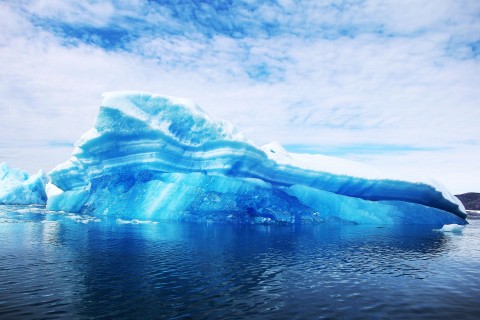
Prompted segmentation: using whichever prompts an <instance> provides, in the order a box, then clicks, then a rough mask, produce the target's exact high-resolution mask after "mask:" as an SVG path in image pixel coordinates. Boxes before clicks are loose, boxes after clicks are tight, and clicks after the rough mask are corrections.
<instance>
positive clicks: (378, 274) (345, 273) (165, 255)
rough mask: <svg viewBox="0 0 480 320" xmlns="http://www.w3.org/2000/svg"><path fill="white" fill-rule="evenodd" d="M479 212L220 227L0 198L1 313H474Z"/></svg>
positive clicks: (479, 277) (479, 268)
mask: <svg viewBox="0 0 480 320" xmlns="http://www.w3.org/2000/svg"><path fill="white" fill-rule="evenodd" d="M479 317H480V220H472V221H470V225H468V226H467V227H465V228H464V230H463V231H462V232H461V233H444V232H439V231H434V230H432V229H431V228H429V227H412V226H410V227H401V228H392V227H380V226H325V225H324V226H322V225H316V226H312V225H294V226H277V225H221V224H188V223H148V222H142V221H133V223H132V221H121V220H115V219H106V218H104V219H93V218H90V217H82V216H76V215H72V214H60V213H52V212H47V211H46V210H45V209H43V208H41V207H22V206H1V207H0V318H1V319H56V318H69V319H87V318H89V319H162V318H167V319H170V318H172V319H242V318H243V319H322V318H326V319H328V318H329V319H332V318H334V319H341V318H345V319H366V318H368V319H407V318H431V319H460V318H461V319H478V318H479Z"/></svg>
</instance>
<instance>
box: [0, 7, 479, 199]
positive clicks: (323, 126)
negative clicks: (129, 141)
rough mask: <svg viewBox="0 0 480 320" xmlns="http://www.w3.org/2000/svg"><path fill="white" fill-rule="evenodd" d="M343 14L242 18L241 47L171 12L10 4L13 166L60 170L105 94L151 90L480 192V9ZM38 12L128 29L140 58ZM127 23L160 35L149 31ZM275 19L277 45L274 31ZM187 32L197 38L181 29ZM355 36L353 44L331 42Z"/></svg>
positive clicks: (254, 133)
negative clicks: (92, 41)
mask: <svg viewBox="0 0 480 320" xmlns="http://www.w3.org/2000/svg"><path fill="white" fill-rule="evenodd" d="M330 4H331V2H324V3H321V2H302V3H298V4H296V5H295V6H291V5H289V4H288V2H285V3H284V4H283V7H282V6H276V7H275V9H274V10H267V11H266V10H264V8H263V9H262V8H261V7H259V8H258V9H255V10H251V11H248V10H247V11H246V10H245V9H244V8H239V9H238V12H237V13H238V14H240V13H241V16H240V17H239V21H245V23H248V25H249V26H251V27H252V28H253V29H254V30H256V31H257V33H258V35H259V36H257V37H256V36H254V34H253V31H248V32H249V33H247V34H244V35H243V36H239V37H232V36H230V35H229V34H224V33H218V32H217V33H213V34H209V33H202V30H200V29H199V27H197V26H195V24H194V22H191V21H190V22H185V21H181V20H172V19H171V16H169V15H170V12H169V11H168V10H167V9H165V8H161V7H155V8H153V7H151V8H150V7H148V8H147V7H145V6H144V5H142V6H141V8H142V9H141V10H138V11H135V6H131V5H128V4H127V3H121V4H120V5H118V4H115V5H113V4H112V3H110V4H109V3H101V4H100V3H94V4H90V3H89V2H85V3H83V2H82V3H75V4H73V5H72V4H70V3H68V4H67V3H65V2H63V1H61V2H55V1H48V2H44V1H38V2H37V1H35V2H33V3H32V4H30V3H27V2H24V3H23V4H22V6H14V5H7V4H5V3H0V28H1V29H2V31H3V32H2V35H1V36H0V61H1V62H0V69H1V70H2V71H1V78H0V97H1V98H0V110H1V114H2V123H3V124H2V126H1V127H0V135H1V136H2V138H3V141H2V143H1V144H0V161H2V160H8V161H9V163H10V164H12V165H14V166H19V167H23V168H26V169H28V170H30V171H34V170H36V169H38V168H39V167H43V168H44V169H50V168H51V167H53V166H54V165H55V164H57V163H58V162H60V161H61V160H60V159H62V158H63V159H67V158H68V155H69V153H70V152H71V149H70V148H68V147H65V146H63V144H62V143H60V144H57V143H52V142H73V141H75V140H76V139H77V138H78V137H79V136H80V134H81V133H82V132H84V131H86V130H87V129H88V128H89V127H90V126H91V124H92V122H93V119H94V117H95V114H96V111H97V106H98V104H99V102H100V95H101V93H102V92H103V91H112V90H126V89H128V90H144V91H153V92H159V93H165V94H169V95H177V96H182V97H188V98H191V99H194V100H196V101H197V102H198V103H199V104H200V105H201V106H202V107H203V108H204V109H205V110H207V111H208V112H210V113H211V114H212V115H214V116H216V117H219V118H224V119H226V120H230V121H232V122H234V123H235V124H236V125H237V126H239V127H240V129H242V130H243V131H245V133H246V134H247V135H248V136H249V137H250V138H251V139H252V140H254V141H256V142H257V143H258V144H263V143H266V142H269V141H270V140H278V141H280V142H281V143H284V144H304V145H310V146H312V147H313V148H314V149H315V148H317V149H319V150H321V148H322V146H323V147H325V146H336V145H338V146H345V145H352V144H355V145H358V144H369V145H375V144H377V145H400V146H405V145H408V146H412V147H417V148H419V149H418V150H416V149H411V150H407V151H402V153H401V154H398V153H392V152H385V153H384V154H378V153H376V154H373V155H370V156H365V155H364V154H361V155H359V154H348V155H347V156H348V157H350V158H355V159H360V160H363V161H365V162H368V163H372V164H374V165H379V164H383V165H384V166H387V167H392V168H393V167H396V168H401V169H402V168H403V169H405V170H408V169H410V171H411V172H414V173H415V174H419V173H420V172H425V173H429V174H433V175H434V176H435V177H436V178H437V179H439V180H441V181H444V182H445V183H446V184H447V187H450V188H452V189H453V191H455V192H460V191H469V190H470V191H475V190H476V191H479V190H480V182H479V181H480V169H479V168H478V165H476V163H475V161H474V160H472V159H475V157H476V158H477V159H478V156H479V154H478V151H477V150H478V148H479V145H480V129H479V127H478V119H480V106H479V103H480V91H479V90H478V87H479V85H480V62H479V61H480V60H479V57H474V56H471V55H472V53H471V52H470V56H469V55H468V54H469V51H468V50H470V49H469V47H468V46H467V45H466V44H468V43H471V42H474V41H478V40H479V39H480V37H479V36H478V34H480V32H479V31H480V24H479V22H478V21H479V20H478V18H477V19H474V18H473V17H475V16H476V17H478V16H479V15H480V9H479V5H478V3H477V2H476V1H466V2H463V3H456V2H441V3H437V2H435V4H433V3H432V2H428V1H427V2H425V3H424V6H423V5H422V4H418V3H417V2H416V1H415V2H414V3H413V4H412V3H408V2H405V1H400V2H398V3H394V4H393V5H392V3H390V2H389V3H388V5H387V4H386V3H385V2H382V1H380V2H377V1H367V2H366V4H364V5H363V4H361V3H360V2H359V3H358V4H354V5H350V6H347V7H341V6H340V3H338V4H337V6H331V5H330ZM98 5H101V6H102V8H99V7H96V6H98ZM252 6H253V5H252ZM312 6H313V7H312ZM255 8H256V7H255ZM147 9H148V10H147ZM207 9H208V8H207ZM208 10H210V9H208ZM427 12H428V14H427ZM32 14H34V15H36V16H37V17H40V18H42V19H47V20H48V19H62V21H63V22H64V23H69V24H72V25H73V26H75V24H81V25H84V26H92V27H96V28H100V27H105V26H107V25H108V24H116V27H117V28H122V27H123V28H126V29H127V30H129V32H132V33H138V34H139V37H138V38H137V39H136V40H135V41H133V42H131V43H128V44H127V45H126V47H127V48H128V50H106V49H104V48H102V47H98V46H91V45H87V44H83V43H82V41H77V42H76V45H72V44H70V45H68V46H67V45H65V39H64V38H62V36H60V35H59V34H52V33H50V32H49V30H48V28H46V29H45V28H42V27H40V26H36V25H34V24H33V23H32V22H31V20H30V17H31V15H32ZM204 14H206V15H210V16H212V17H213V16H214V12H210V11H206V12H205V13H204ZM122 17H128V18H129V19H132V20H134V21H143V22H142V23H146V24H147V25H151V24H155V23H156V25H155V27H152V29H154V30H149V31H148V32H146V33H145V34H142V33H141V32H140V31H141V28H137V27H135V26H132V25H129V24H128V22H126V21H127V20H128V19H123V18H122ZM47 20H45V21H47ZM45 21H44V22H43V24H45V23H47V22H45ZM272 21H273V23H276V24H277V25H276V28H277V29H278V30H277V32H278V34H276V35H275V36H272V35H268V34H267V33H265V32H263V31H262V28H263V23H265V22H272ZM182 23H187V25H185V30H187V31H186V32H185V33H181V32H180V33H179V32H177V31H178V30H181V28H182ZM142 26H143V27H144V25H142ZM162 28H164V29H165V30H167V29H168V30H170V29H172V30H173V29H175V30H177V31H175V32H173V31H172V32H170V33H169V32H164V29H162ZM255 28H256V29H255ZM342 28H347V29H348V28H350V29H348V30H349V32H350V33H351V34H348V35H347V36H344V37H342V36H338V34H337V35H336V36H333V37H332V36H331V35H332V30H334V31H335V30H336V31H338V30H340V29H342ZM378 28H381V29H382V30H380V31H379V30H377V29H378ZM157 29H158V30H157ZM253 29H252V30H253ZM139 30H140V31H139ZM156 30H157V31H156ZM195 30H196V31H195ZM352 32H353V33H352ZM386 34H387V35H388V34H392V36H387V35H386ZM67 43H71V42H68V41H67ZM449 46H451V49H450V51H449V49H448V48H449ZM462 50H463V51H462ZM452 52H453V53H455V52H456V53H455V54H452ZM459 57H461V58H462V59H459ZM255 74H256V75H257V77H255ZM422 148H424V149H425V151H419V150H423V149H422ZM426 150H431V151H426ZM39 158H41V159H42V160H41V161H39ZM475 177H476V178H475Z"/></svg>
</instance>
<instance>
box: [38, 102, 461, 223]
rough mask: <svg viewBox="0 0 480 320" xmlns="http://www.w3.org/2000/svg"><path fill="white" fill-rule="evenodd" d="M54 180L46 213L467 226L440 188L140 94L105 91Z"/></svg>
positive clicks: (457, 207)
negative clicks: (300, 149)
mask: <svg viewBox="0 0 480 320" xmlns="http://www.w3.org/2000/svg"><path fill="white" fill-rule="evenodd" d="M50 176H51V180H52V183H53V185H54V186H55V187H58V189H57V188H54V187H52V188H50V189H52V190H56V192H55V193H51V194H50V195H49V196H50V197H49V199H48V203H47V206H48V208H49V209H51V210H63V211H69V212H79V213H88V214H93V215H97V216H101V215H113V216H116V217H118V218H120V219H124V220H131V219H137V220H154V221H158V220H189V221H223V222H234V223H252V222H253V223H272V222H287V223H297V222H303V223H333V224H394V225H400V224H432V225H438V226H441V225H443V224H446V223H457V224H465V223H466V222H465V220H464V218H465V217H466V214H465V210H464V209H463V206H462V205H461V204H460V203H459V201H458V199H456V198H455V197H453V196H452V195H451V194H450V193H449V192H448V191H446V190H444V189H443V188H442V187H440V186H439V185H437V184H434V183H431V182H428V183H427V182H421V181H409V180H406V179H405V178H403V177H398V176H396V175H395V174H392V173H383V172H381V171H379V170H376V169H374V168H370V167H367V166H364V165H361V164H358V163H353V162H350V161H346V160H341V159H337V158H332V157H326V156H322V155H300V154H293V153H288V152H286V151H285V150H284V149H283V148H282V147H281V146H280V145H279V144H278V143H271V144H268V145H266V146H263V147H262V148H257V147H256V146H255V145H253V144H252V143H251V142H249V141H247V140H246V139H245V138H244V137H243V135H242V134H241V133H239V132H238V131H237V130H236V129H235V128H234V127H233V126H232V125H231V124H229V123H227V122H224V121H214V120H212V119H211V118H210V117H209V116H208V115H207V114H205V113H204V112H203V111H202V110H201V109H200V108H199V107H197V106H196V105H195V104H193V103H192V102H189V101H187V100H182V99H176V98H170V97H164V96H159V95H151V94H146V93H110V94H106V95H105V96H104V100H103V102H102V107H101V108H100V111H99V114H98V116H97V119H96V121H95V125H94V128H93V129H91V130H90V131H88V132H87V133H85V134H84V135H83V136H82V137H81V139H80V140H79V141H78V142H77V143H76V147H75V150H74V153H73V155H72V157H71V159H70V160H69V161H68V162H66V163H64V164H62V165H60V166H58V167H57V168H55V169H54V170H53V171H52V172H51V173H50Z"/></svg>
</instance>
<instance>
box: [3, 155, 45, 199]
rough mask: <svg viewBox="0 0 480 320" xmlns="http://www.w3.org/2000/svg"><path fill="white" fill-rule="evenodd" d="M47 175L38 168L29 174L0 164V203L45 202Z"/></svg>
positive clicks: (5, 164) (4, 163)
mask: <svg viewBox="0 0 480 320" xmlns="http://www.w3.org/2000/svg"><path fill="white" fill-rule="evenodd" d="M47 181H48V177H47V176H46V175H45V173H44V172H43V171H42V170H40V171H39V172H38V173H37V174H35V175H32V176H29V174H28V173H27V172H26V171H23V170H20V169H15V168H10V167H9V166H8V164H7V163H6V162H3V163H1V164H0V204H45V203H46V202H47V195H46V193H45V184H46V183H47Z"/></svg>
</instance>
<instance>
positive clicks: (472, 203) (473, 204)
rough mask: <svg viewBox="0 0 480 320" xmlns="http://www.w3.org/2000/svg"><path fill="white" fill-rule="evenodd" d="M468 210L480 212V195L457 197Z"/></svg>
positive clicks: (459, 195)
mask: <svg viewBox="0 0 480 320" xmlns="http://www.w3.org/2000/svg"><path fill="white" fill-rule="evenodd" d="M455 196H456V197H457V198H458V199H459V200H460V201H461V202H462V203H463V205H464V206H465V209H467V210H480V193H477V192H468V193H464V194H457V195H455Z"/></svg>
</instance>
